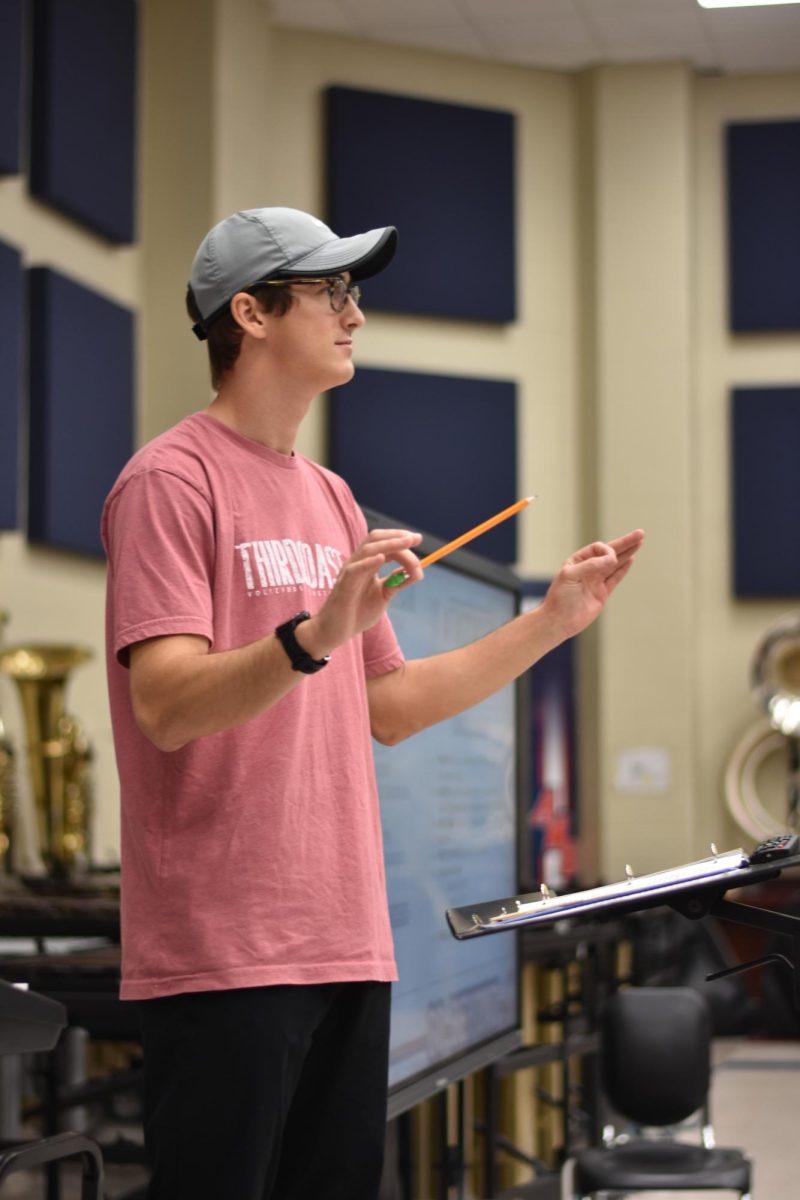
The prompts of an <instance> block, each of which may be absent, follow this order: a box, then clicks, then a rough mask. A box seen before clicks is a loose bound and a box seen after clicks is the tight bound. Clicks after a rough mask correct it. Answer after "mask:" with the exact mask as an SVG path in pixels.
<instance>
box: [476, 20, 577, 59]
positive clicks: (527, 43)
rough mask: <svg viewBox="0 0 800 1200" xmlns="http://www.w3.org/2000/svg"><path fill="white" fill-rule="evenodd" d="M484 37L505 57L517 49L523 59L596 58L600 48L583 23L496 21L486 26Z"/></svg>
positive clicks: (483, 31)
mask: <svg viewBox="0 0 800 1200" xmlns="http://www.w3.org/2000/svg"><path fill="white" fill-rule="evenodd" d="M482 37H483V39H484V41H485V42H486V45H487V46H488V47H489V48H490V49H494V50H498V51H501V52H503V54H504V56H505V54H506V53H507V52H509V51H511V52H513V51H515V50H516V51H518V52H520V53H522V54H523V56H525V55H527V54H529V53H536V54H545V55H552V56H553V61H556V60H558V59H560V58H561V57H562V56H563V55H564V54H567V55H568V57H569V58H570V61H573V59H574V58H576V57H581V56H588V57H591V56H593V55H596V53H597V49H598V47H597V45H596V44H595V42H594V41H593V39H592V35H591V33H590V31H589V30H588V29H587V28H586V26H585V25H583V24H581V23H580V21H574V22H572V21H563V22H558V21H553V20H550V21H543V20H541V19H540V20H538V21H536V22H521V21H494V22H493V23H492V24H490V25H486V26H484V27H483V29H482ZM523 61H527V59H525V58H523Z"/></svg>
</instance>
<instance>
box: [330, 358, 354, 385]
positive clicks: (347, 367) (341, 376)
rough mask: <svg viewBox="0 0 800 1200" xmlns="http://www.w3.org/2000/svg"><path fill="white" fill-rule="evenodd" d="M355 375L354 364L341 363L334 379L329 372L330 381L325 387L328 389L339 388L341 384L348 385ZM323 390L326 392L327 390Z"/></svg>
mask: <svg viewBox="0 0 800 1200" xmlns="http://www.w3.org/2000/svg"><path fill="white" fill-rule="evenodd" d="M355 373H356V368H355V363H353V362H347V363H342V365H341V366H340V367H339V370H338V371H337V372H336V378H334V377H333V372H331V380H330V382H329V383H328V385H327V387H328V388H333V387H341V386H342V384H343V383H349V382H350V380H351V379H352V378H353V376H354V375H355ZM324 390H327V388H326V389H324Z"/></svg>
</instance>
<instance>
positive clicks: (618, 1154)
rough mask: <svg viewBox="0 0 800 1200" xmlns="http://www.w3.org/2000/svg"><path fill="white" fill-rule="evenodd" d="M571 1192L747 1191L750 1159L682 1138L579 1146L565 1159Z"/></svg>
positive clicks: (742, 1194) (587, 1194)
mask: <svg viewBox="0 0 800 1200" xmlns="http://www.w3.org/2000/svg"><path fill="white" fill-rule="evenodd" d="M571 1168H572V1169H571V1177H572V1182H571V1193H568V1194H571V1195H572V1196H573V1197H581V1198H583V1197H591V1196H594V1195H596V1194H598V1193H602V1194H604V1195H618V1196H624V1195H627V1194H628V1193H638V1192H678V1191H687V1192H688V1191H730V1192H734V1193H736V1194H737V1195H738V1196H740V1197H747V1196H749V1193H750V1177H751V1164H750V1160H749V1159H748V1158H746V1157H745V1156H744V1155H743V1154H742V1152H741V1151H740V1150H732V1149H726V1148H724V1147H720V1148H717V1149H713V1150H707V1149H705V1148H704V1147H702V1146H694V1145H687V1144H686V1143H684V1142H668V1141H647V1140H643V1139H642V1140H636V1141H632V1142H626V1143H625V1144H624V1145H617V1146H612V1147H610V1148H608V1149H593V1150H583V1151H581V1152H580V1153H579V1154H577V1155H576V1157H575V1159H574V1161H573V1162H572V1164H571Z"/></svg>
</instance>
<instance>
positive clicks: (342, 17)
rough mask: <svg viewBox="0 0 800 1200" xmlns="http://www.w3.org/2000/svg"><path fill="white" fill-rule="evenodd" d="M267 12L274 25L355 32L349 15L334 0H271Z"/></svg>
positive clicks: (323, 30)
mask: <svg viewBox="0 0 800 1200" xmlns="http://www.w3.org/2000/svg"><path fill="white" fill-rule="evenodd" d="M269 13H270V17H271V19H272V21H273V22H274V24H275V25H282V26H289V27H293V28H300V29H317V30H319V31H320V32H321V33H349V34H353V33H354V32H355V30H354V26H353V24H352V21H351V19H350V17H349V16H347V15H346V14H345V13H343V12H342V10H341V8H339V6H338V4H336V3H335V2H334V0H272V3H271V4H270V6H269Z"/></svg>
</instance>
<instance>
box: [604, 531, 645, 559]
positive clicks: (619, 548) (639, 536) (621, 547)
mask: <svg viewBox="0 0 800 1200" xmlns="http://www.w3.org/2000/svg"><path fill="white" fill-rule="evenodd" d="M643 541H644V530H643V529H632V530H631V532H630V533H624V534H623V535H622V537H618V538H612V540H611V541H610V542H609V543H608V544H609V546H611V548H612V550H615V551H616V553H617V554H620V553H626V552H627V551H629V550H630V551H632V552H633V553H634V554H635V553H636V551H637V550H638V549H639V547H640V546H641V544H642V542H643Z"/></svg>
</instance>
